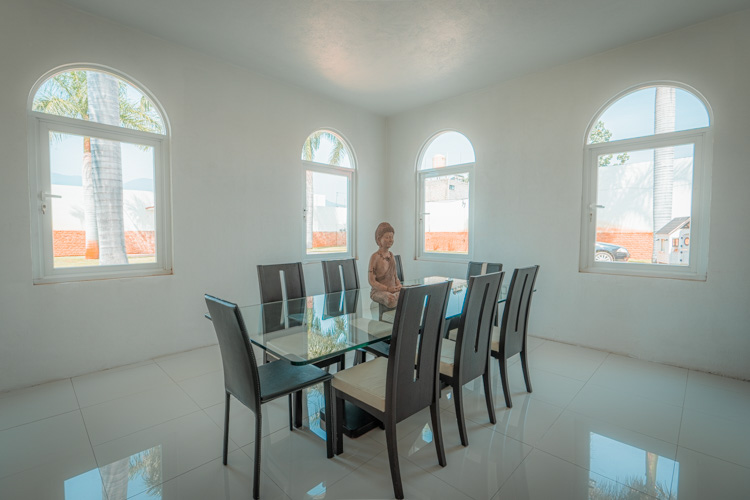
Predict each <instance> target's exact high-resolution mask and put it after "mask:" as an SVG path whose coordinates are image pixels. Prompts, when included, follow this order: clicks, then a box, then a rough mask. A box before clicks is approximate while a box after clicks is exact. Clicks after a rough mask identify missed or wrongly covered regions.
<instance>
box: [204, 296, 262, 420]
mask: <svg viewBox="0 0 750 500" xmlns="http://www.w3.org/2000/svg"><path fill="white" fill-rule="evenodd" d="M205 298H206V305H207V306H208V313H209V314H210V315H211V322H212V323H213V324H214V330H216V337H217V338H218V339H219V349H220V350H221V363H222V365H223V366H224V387H225V388H226V390H227V392H228V393H230V394H231V395H233V396H234V397H235V398H237V399H238V400H239V401H240V402H241V403H242V404H244V405H245V406H247V407H248V408H250V410H252V411H253V412H258V411H260V378H259V376H258V363H257V362H256V361H255V352H254V351H253V348H252V346H251V345H250V341H249V340H248V338H247V333H246V330H245V322H244V321H243V320H242V314H240V308H239V307H237V304H233V303H231V302H226V301H224V300H221V299H217V298H216V297H212V296H211V295H206V296H205Z"/></svg>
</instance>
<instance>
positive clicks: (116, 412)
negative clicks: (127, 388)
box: [81, 384, 199, 446]
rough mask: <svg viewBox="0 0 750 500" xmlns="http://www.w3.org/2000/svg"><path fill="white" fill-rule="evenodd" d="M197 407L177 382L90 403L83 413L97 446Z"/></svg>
mask: <svg viewBox="0 0 750 500" xmlns="http://www.w3.org/2000/svg"><path fill="white" fill-rule="evenodd" d="M198 410H199V408H198V406H197V405H196V404H195V403H194V402H193V401H192V400H191V399H190V398H189V397H188V395H187V394H185V392H184V391H183V390H182V389H181V388H180V387H179V386H178V385H177V384H171V385H166V386H162V387H158V388H156V389H153V390H150V391H146V392H140V393H138V394H133V395H131V396H125V397H122V398H118V399H115V400H112V401H108V402H106V403H101V404H98V405H94V406H89V407H87V408H83V409H82V410H81V412H82V413H83V418H84V420H85V421H86V429H87V430H88V434H89V437H90V438H91V444H92V445H93V446H97V445H100V444H102V443H106V442H107V441H111V440H113V439H117V438H120V437H123V436H127V435H128V434H132V433H133V432H137V431H140V430H143V429H148V428H149V427H153V426H154V425H158V424H161V423H163V422H167V421H168V420H173V419H175V418H178V417H182V416H184V415H187V414H189V413H192V412H194V411H198Z"/></svg>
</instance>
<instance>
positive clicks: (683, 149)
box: [580, 83, 712, 279]
mask: <svg viewBox="0 0 750 500" xmlns="http://www.w3.org/2000/svg"><path fill="white" fill-rule="evenodd" d="M711 146H712V137H711V116H710V112H709V108H708V106H707V104H706V102H705V101H704V100H703V99H702V98H701V97H700V96H699V95H698V93H697V92H696V91H694V90H691V89H688V88H686V87H684V86H682V85H677V84H674V83H656V84H648V85H642V86H639V87H637V88H634V89H630V90H628V91H626V92H624V93H622V94H621V95H619V96H617V97H616V98H614V99H613V100H612V101H610V103H608V104H607V105H606V106H604V108H603V110H602V111H601V112H600V113H598V115H597V116H596V117H595V118H594V119H593V120H592V122H591V125H590V126H589V128H588V130H587V133H586V145H585V147H584V150H585V155H584V169H585V170H584V190H583V193H584V196H583V209H582V229H583V230H582V231H581V235H582V236H581V262H580V267H581V270H582V271H587V272H602V273H610V274H625V275H635V276H655V277H669V278H685V279H705V278H706V268H707V264H708V211H709V201H710V187H711V186H710V183H711V161H710V158H711Z"/></svg>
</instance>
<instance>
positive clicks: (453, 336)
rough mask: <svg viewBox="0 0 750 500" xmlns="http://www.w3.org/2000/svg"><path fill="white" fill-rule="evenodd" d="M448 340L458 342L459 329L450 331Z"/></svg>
mask: <svg viewBox="0 0 750 500" xmlns="http://www.w3.org/2000/svg"><path fill="white" fill-rule="evenodd" d="M448 338H449V339H451V340H452V341H453V342H455V341H456V339H457V338H458V328H454V329H453V330H450V331H449V332H448Z"/></svg>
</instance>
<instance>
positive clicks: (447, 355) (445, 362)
mask: <svg viewBox="0 0 750 500" xmlns="http://www.w3.org/2000/svg"><path fill="white" fill-rule="evenodd" d="M455 358H456V342H455V341H453V340H450V339H443V341H442V342H441V344H440V374H441V375H447V376H448V377H452V376H453V365H454V364H455Z"/></svg>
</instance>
